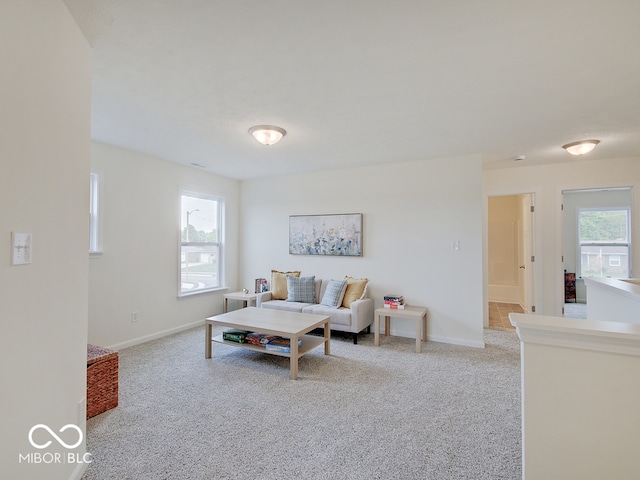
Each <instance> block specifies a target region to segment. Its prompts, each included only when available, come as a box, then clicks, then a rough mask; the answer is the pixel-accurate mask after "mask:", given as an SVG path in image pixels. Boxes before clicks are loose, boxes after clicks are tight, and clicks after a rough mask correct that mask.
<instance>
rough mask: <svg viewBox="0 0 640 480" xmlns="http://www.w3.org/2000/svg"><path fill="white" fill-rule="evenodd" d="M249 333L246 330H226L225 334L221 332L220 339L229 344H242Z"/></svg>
mask: <svg viewBox="0 0 640 480" xmlns="http://www.w3.org/2000/svg"><path fill="white" fill-rule="evenodd" d="M249 333H251V332H248V331H246V330H227V331H226V332H222V338H223V339H224V340H228V341H230V342H236V343H244V340H245V338H246V337H247V335H248V334H249Z"/></svg>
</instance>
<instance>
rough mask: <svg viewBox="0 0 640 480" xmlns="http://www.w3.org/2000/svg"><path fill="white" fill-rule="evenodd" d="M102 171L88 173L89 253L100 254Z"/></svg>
mask: <svg viewBox="0 0 640 480" xmlns="http://www.w3.org/2000/svg"><path fill="white" fill-rule="evenodd" d="M102 176H103V175H102V172H101V171H99V170H91V172H90V173H89V255H91V256H97V255H101V254H102V203H103V202H102V197H103V188H102Z"/></svg>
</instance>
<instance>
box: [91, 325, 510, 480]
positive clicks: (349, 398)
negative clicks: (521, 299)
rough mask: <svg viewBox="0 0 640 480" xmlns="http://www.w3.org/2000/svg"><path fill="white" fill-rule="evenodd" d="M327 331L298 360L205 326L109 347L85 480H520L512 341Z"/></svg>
mask: <svg viewBox="0 0 640 480" xmlns="http://www.w3.org/2000/svg"><path fill="white" fill-rule="evenodd" d="M486 342H487V348H486V349H477V348H470V347H461V346H454V345H447V344H439V343H434V342H428V343H426V344H424V346H423V353H422V354H417V353H415V341H414V340H413V339H409V338H399V337H385V338H384V339H383V344H382V345H381V346H380V347H375V346H373V335H363V336H361V337H360V339H359V342H358V345H353V343H352V342H351V339H350V338H349V337H348V336H347V337H339V336H336V337H334V338H333V339H332V343H331V350H332V355H331V356H324V355H323V354H322V348H318V349H316V350H314V351H313V352H312V353H310V354H308V355H307V356H305V357H303V358H302V359H301V360H300V373H299V380H297V381H292V380H289V378H288V377H289V369H288V359H286V358H283V357H275V356H271V355H265V354H261V353H256V352H249V351H245V350H240V349H237V348H233V347H229V346H226V345H220V344H214V345H213V358H212V359H211V360H206V359H205V358H204V327H202V328H196V329H192V330H189V331H187V332H183V333H180V334H177V335H173V336H171V337H166V338H163V339H160V340H156V341H152V342H148V343H146V344H144V345H139V346H136V347H131V348H128V349H124V350H122V351H120V404H119V406H118V407H117V408H115V409H113V410H110V411H108V412H105V413H103V414H100V415H98V416H97V417H94V418H92V419H90V420H89V421H88V424H87V430H88V432H87V450H88V451H89V452H90V453H91V454H92V455H93V459H94V461H93V463H91V464H90V466H89V468H88V470H87V472H86V474H85V475H84V477H83V478H84V479H86V480H91V479H284V478H301V479H385V480H387V479H414V478H415V479H457V480H459V479H470V480H471V479H473V480H479V479H491V480H495V479H514V480H515V479H519V478H521V471H522V469H521V428H520V424H521V416H520V355H519V342H518V339H517V336H516V334H515V333H514V332H513V331H498V330H487V331H486Z"/></svg>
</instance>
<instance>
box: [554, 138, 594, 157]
mask: <svg viewBox="0 0 640 480" xmlns="http://www.w3.org/2000/svg"><path fill="white" fill-rule="evenodd" d="M599 143H600V140H580V141H579V142H573V143H567V144H566V145H563V146H562V148H564V149H565V150H566V151H567V152H569V153H570V154H571V155H584V154H585V153H589V152H590V151H591V150H593V149H594V148H596V145H598V144H599Z"/></svg>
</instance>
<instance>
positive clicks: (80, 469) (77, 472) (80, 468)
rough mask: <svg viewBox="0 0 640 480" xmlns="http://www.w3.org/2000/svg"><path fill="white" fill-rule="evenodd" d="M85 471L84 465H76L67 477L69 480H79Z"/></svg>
mask: <svg viewBox="0 0 640 480" xmlns="http://www.w3.org/2000/svg"><path fill="white" fill-rule="evenodd" d="M86 469H87V464H86V463H78V464H77V465H76V468H75V469H74V470H73V473H72V474H71V476H70V477H69V480H80V479H81V478H82V475H84V472H85V470H86Z"/></svg>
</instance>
